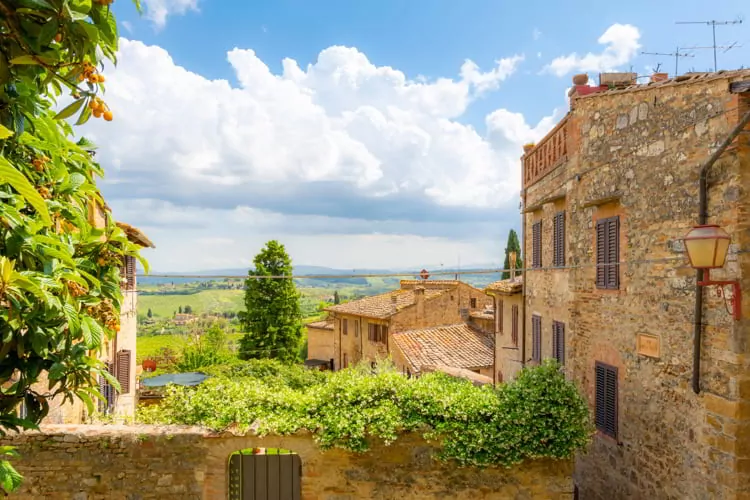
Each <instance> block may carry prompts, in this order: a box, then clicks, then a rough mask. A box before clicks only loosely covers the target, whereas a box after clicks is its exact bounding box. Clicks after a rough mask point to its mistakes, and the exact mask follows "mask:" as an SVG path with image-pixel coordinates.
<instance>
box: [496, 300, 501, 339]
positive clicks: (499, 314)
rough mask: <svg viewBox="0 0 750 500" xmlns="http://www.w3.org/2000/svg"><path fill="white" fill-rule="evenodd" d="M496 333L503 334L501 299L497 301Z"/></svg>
mask: <svg viewBox="0 0 750 500" xmlns="http://www.w3.org/2000/svg"><path fill="white" fill-rule="evenodd" d="M496 313H497V323H498V325H497V331H498V332H500V333H502V332H503V301H502V299H497V311H496Z"/></svg>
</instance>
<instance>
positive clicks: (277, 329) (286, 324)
mask: <svg viewBox="0 0 750 500" xmlns="http://www.w3.org/2000/svg"><path fill="white" fill-rule="evenodd" d="M253 263H254V264H255V268H254V269H251V270H250V271H249V273H248V274H249V277H248V279H247V281H246V283H245V311H243V312H242V314H241V316H240V321H241V323H242V326H243V329H244V331H245V335H244V336H243V337H242V339H241V340H240V348H239V356H240V358H242V359H251V358H275V359H280V360H283V361H292V360H294V359H296V358H297V356H298V353H299V347H300V342H301V339H302V323H301V322H302V312H301V309H300V301H299V299H300V294H299V292H298V291H297V287H296V286H295V284H294V280H292V278H291V277H292V259H291V258H290V257H289V255H288V254H287V253H286V249H285V248H284V245H282V244H281V243H279V242H278V241H275V240H272V241H269V242H268V243H266V246H265V247H264V248H263V249H262V250H261V251H260V253H258V255H256V256H255V259H254V260H253ZM272 276H273V277H272ZM284 276H288V277H284Z"/></svg>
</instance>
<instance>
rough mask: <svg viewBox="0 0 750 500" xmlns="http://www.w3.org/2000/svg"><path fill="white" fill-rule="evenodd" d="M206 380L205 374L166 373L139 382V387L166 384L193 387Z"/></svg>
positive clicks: (162, 385)
mask: <svg viewBox="0 0 750 500" xmlns="http://www.w3.org/2000/svg"><path fill="white" fill-rule="evenodd" d="M207 378H208V375H206V374H205V373H199V372H191V373H166V374H164V375H159V376H157V377H151V378H147V379H144V380H141V385H143V386H145V387H164V386H165V385H168V384H175V385H183V386H194V385H198V384H200V383H201V382H203V381H204V380H206V379H207Z"/></svg>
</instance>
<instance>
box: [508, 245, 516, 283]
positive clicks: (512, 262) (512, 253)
mask: <svg viewBox="0 0 750 500" xmlns="http://www.w3.org/2000/svg"><path fill="white" fill-rule="evenodd" d="M517 256H518V254H516V252H515V251H510V252H508V264H510V281H511V282H515V281H516V258H517Z"/></svg>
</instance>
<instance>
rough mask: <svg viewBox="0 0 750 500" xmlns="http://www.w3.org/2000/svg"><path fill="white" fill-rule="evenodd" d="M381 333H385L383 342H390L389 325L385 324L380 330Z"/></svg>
mask: <svg viewBox="0 0 750 500" xmlns="http://www.w3.org/2000/svg"><path fill="white" fill-rule="evenodd" d="M380 332H381V334H382V335H383V338H382V339H381V342H382V343H384V344H387V343H388V327H387V326H386V325H383V326H382V327H381V330H380Z"/></svg>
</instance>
